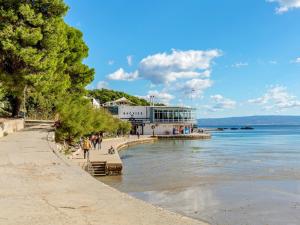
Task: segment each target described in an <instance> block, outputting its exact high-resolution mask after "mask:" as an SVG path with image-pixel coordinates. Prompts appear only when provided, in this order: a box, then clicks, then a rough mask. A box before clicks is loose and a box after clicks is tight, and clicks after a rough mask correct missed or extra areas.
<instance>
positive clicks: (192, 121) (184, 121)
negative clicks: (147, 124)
mask: <svg viewBox="0 0 300 225" xmlns="http://www.w3.org/2000/svg"><path fill="white" fill-rule="evenodd" d="M153 123H196V120H195V119H188V118H182V119H154V120H153Z"/></svg>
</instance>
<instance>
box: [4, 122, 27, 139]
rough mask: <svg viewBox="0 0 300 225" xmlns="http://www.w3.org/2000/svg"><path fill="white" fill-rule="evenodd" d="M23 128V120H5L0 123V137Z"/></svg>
mask: <svg viewBox="0 0 300 225" xmlns="http://www.w3.org/2000/svg"><path fill="white" fill-rule="evenodd" d="M23 128H24V120H23V119H15V120H5V121H3V122H0V137H3V136H4V135H5V134H11V133H14V132H16V131H19V130H22V129H23Z"/></svg>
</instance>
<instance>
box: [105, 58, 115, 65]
mask: <svg viewBox="0 0 300 225" xmlns="http://www.w3.org/2000/svg"><path fill="white" fill-rule="evenodd" d="M107 64H108V65H110V66H111V65H114V64H115V61H114V60H112V59H111V60H108V62H107Z"/></svg>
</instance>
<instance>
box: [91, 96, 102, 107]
mask: <svg viewBox="0 0 300 225" xmlns="http://www.w3.org/2000/svg"><path fill="white" fill-rule="evenodd" d="M91 102H92V105H93V107H94V108H96V109H99V108H100V107H101V105H100V102H99V101H98V100H97V99H94V98H92V99H91Z"/></svg>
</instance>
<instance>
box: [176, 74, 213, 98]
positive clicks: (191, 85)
mask: <svg viewBox="0 0 300 225" xmlns="http://www.w3.org/2000/svg"><path fill="white" fill-rule="evenodd" d="M212 84H213V82H212V81H211V80H209V79H199V78H195V79H192V80H188V81H186V82H185V83H184V84H178V85H177V89H178V90H181V91H183V92H184V94H185V95H186V96H187V97H189V98H200V97H202V95H203V92H204V90H206V89H207V88H209V87H211V86H212Z"/></svg>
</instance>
